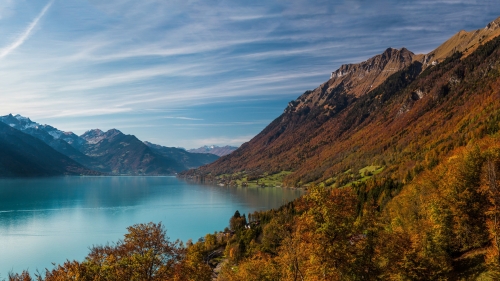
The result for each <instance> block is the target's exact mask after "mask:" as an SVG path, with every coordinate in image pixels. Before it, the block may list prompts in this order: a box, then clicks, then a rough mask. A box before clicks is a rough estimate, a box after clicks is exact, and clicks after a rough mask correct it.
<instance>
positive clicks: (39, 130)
mask: <svg viewBox="0 0 500 281" xmlns="http://www.w3.org/2000/svg"><path fill="white" fill-rule="evenodd" d="M0 121H1V122H3V123H5V124H7V125H9V126H11V127H12V128H14V129H17V130H19V131H21V132H23V133H26V134H28V135H31V136H33V137H35V138H37V139H39V140H41V141H43V142H45V143H46V144H48V145H49V146H50V147H52V148H53V149H55V150H56V151H58V152H60V153H62V154H64V155H66V156H68V157H69V158H71V159H73V160H75V161H76V162H78V163H80V164H82V165H84V166H85V167H88V168H90V169H92V170H99V171H101V172H107V171H106V170H105V169H99V163H97V162H96V161H95V160H94V159H92V158H90V157H88V156H86V155H85V154H83V153H82V152H81V151H80V148H81V147H82V146H83V145H84V144H85V143H86V141H85V140H84V139H82V138H80V137H79V136H77V135H75V134H73V133H72V132H63V131H60V130H58V129H56V128H54V127H52V126H49V125H41V124H39V123H36V122H33V121H31V120H30V119H29V118H27V117H23V116H21V115H19V114H17V115H16V116H13V115H12V114H9V115H6V116H1V117H0Z"/></svg>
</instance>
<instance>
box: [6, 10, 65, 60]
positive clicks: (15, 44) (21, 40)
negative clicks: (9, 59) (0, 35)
mask: <svg viewBox="0 0 500 281" xmlns="http://www.w3.org/2000/svg"><path fill="white" fill-rule="evenodd" d="M54 1H55V0H51V1H50V2H49V3H47V5H45V7H43V9H42V11H41V12H40V14H38V16H37V17H36V18H35V19H34V20H33V21H32V22H31V23H30V25H29V26H28V27H27V28H26V30H24V32H23V33H21V35H20V36H19V37H18V38H17V39H16V40H15V41H14V42H13V43H12V44H10V45H9V46H7V47H5V48H2V49H1V50H0V59H2V58H4V57H6V56H8V55H9V54H10V53H11V52H12V51H14V50H15V49H17V48H19V46H21V45H22V44H23V43H24V42H25V41H26V40H28V38H29V36H30V35H31V33H32V31H33V29H34V28H35V27H36V26H37V24H38V22H39V21H40V19H41V18H42V17H43V16H44V15H45V13H46V12H47V10H48V9H49V8H50V6H52V3H54Z"/></svg>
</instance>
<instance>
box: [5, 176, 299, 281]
mask: <svg viewBox="0 0 500 281" xmlns="http://www.w3.org/2000/svg"><path fill="white" fill-rule="evenodd" d="M302 194H303V191H301V190H294V189H282V188H241V187H240V188H238V187H220V186H207V185H199V184H195V183H190V182H185V181H183V180H179V179H177V178H175V177H59V178H39V179H0V280H2V279H3V278H6V277H7V275H8V272H9V271H11V270H12V271H14V272H19V273H20V272H21V271H22V270H23V269H29V271H30V273H34V272H35V271H36V269H39V270H40V271H41V272H43V271H44V269H45V268H49V269H52V268H53V266H52V264H51V263H52V262H55V263H56V264H59V263H63V262H64V261H65V260H66V259H70V260H73V259H76V260H79V261H81V260H83V258H84V257H85V256H86V255H87V254H88V252H89V247H91V246H92V245H102V244H106V243H107V242H115V241H117V240H118V239H122V238H123V235H124V234H125V233H126V232H127V230H126V228H127V227H128V226H131V225H133V224H137V223H147V222H150V221H152V222H160V221H161V222H162V223H163V225H164V226H165V228H166V229H167V235H168V236H169V237H170V239H171V240H175V239H181V240H183V241H187V240H188V239H190V238H192V239H193V241H196V240H198V238H200V237H203V236H205V234H207V233H213V232H215V231H221V230H223V229H224V228H225V227H227V226H228V224H229V219H230V217H231V216H232V215H233V214H234V212H235V211H236V210H239V211H240V213H242V214H243V213H245V214H248V213H249V212H253V211H256V210H267V209H271V208H277V207H279V206H281V205H283V204H284V203H286V202H289V201H292V200H293V199H295V198H297V197H299V196H300V195H302Z"/></svg>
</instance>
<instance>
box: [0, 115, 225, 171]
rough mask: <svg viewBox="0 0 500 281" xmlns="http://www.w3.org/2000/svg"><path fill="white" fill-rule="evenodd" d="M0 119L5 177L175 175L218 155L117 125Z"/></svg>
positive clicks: (17, 117) (209, 160) (212, 159)
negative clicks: (61, 125)
mask: <svg viewBox="0 0 500 281" xmlns="http://www.w3.org/2000/svg"><path fill="white" fill-rule="evenodd" d="M0 121H1V122H0V124H1V125H2V127H1V128H0V129H1V130H2V141H3V144H4V145H3V146H2V156H3V157H2V168H1V169H0V176H42V175H63V174H67V175H77V174H85V175H95V174H109V175H173V174H176V173H178V172H181V171H183V170H187V169H191V168H196V167H199V166H201V165H204V164H207V163H210V162H213V161H215V160H216V159H217V158H218V156H216V155H213V154H199V153H189V152H187V151H185V150H183V149H179V148H173V147H164V146H160V145H155V144H151V143H149V142H142V141H141V140H139V139H138V138H137V137H135V136H133V135H125V134H123V133H122V132H120V131H119V130H116V129H111V130H109V131H107V132H103V131H101V130H99V129H94V130H89V131H87V132H85V133H84V134H83V135H81V136H77V135H75V134H74V133H72V132H63V131H60V130H58V129H56V128H54V127H52V126H50V125H41V124H39V123H36V122H33V121H31V120H30V119H29V118H27V117H23V116H21V115H16V116H13V115H12V114H9V115H6V116H2V117H0Z"/></svg>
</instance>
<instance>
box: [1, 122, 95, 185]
mask: <svg viewBox="0 0 500 281" xmlns="http://www.w3.org/2000/svg"><path fill="white" fill-rule="evenodd" d="M80 174H85V175H92V174H98V173H96V172H93V171H91V170H89V169H87V168H85V167H83V166H82V165H80V164H78V163H76V162H75V161H73V160H72V159H70V158H69V157H67V156H65V155H63V154H61V153H59V152H57V151H55V150H54V149H53V148H51V147H50V146H48V145H47V144H46V143H44V142H43V141H41V140H39V139H38V138H35V137H33V136H30V135H28V134H25V133H23V132H21V131H19V130H17V129H14V128H13V127H11V126H9V125H6V124H4V123H2V122H0V176H2V177H6V176H7V177H13V176H16V177H19V176H21V177H31V176H56V175H80Z"/></svg>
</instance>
